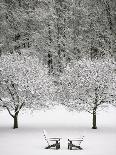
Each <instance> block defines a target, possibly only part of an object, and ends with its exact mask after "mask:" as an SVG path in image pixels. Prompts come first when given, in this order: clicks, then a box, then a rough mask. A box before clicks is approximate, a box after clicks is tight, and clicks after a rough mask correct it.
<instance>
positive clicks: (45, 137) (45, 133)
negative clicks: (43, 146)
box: [43, 130, 50, 145]
mask: <svg viewBox="0 0 116 155" xmlns="http://www.w3.org/2000/svg"><path fill="white" fill-rule="evenodd" d="M43 135H44V139H45V141H46V142H47V144H48V145H50V143H49V139H48V136H47V132H46V130H43Z"/></svg>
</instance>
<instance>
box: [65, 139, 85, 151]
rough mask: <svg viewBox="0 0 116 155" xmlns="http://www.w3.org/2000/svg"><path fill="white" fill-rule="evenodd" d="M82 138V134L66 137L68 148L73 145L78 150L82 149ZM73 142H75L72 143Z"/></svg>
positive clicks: (71, 147) (70, 148)
mask: <svg viewBox="0 0 116 155" xmlns="http://www.w3.org/2000/svg"><path fill="white" fill-rule="evenodd" d="M83 138H84V136H83V137H82V138H75V139H68V149H69V150H72V149H73V147H74V148H77V149H79V150H82V149H83V148H82V147H81V146H80V145H81V143H82V141H83ZM73 142H76V144H74V143H73Z"/></svg>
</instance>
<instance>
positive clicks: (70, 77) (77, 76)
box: [56, 59, 116, 129]
mask: <svg viewBox="0 0 116 155" xmlns="http://www.w3.org/2000/svg"><path fill="white" fill-rule="evenodd" d="M114 69H115V65H113V64H112V62H111V60H108V59H100V60H95V61H91V60H86V59H82V60H80V61H78V62H75V63H72V64H71V65H70V66H68V68H67V69H66V71H65V73H64V75H63V76H62V77H61V79H60V81H59V84H58V90H57V95H56V96H57V100H58V101H59V102H60V103H61V104H63V105H65V106H66V107H68V108H69V109H70V110H77V111H82V110H85V111H87V112H89V113H90V114H92V115H93V121H92V122H93V126H92V128H93V129H96V128H97V125H96V114H97V111H98V110H100V109H103V108H104V107H106V106H108V104H111V103H112V101H113V96H115V95H114V94H115V91H116V90H114V89H115V88H114V84H115V83H116V80H115V73H114ZM112 95H113V96H112Z"/></svg>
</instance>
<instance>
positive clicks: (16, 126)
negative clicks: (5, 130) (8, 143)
mask: <svg viewBox="0 0 116 155" xmlns="http://www.w3.org/2000/svg"><path fill="white" fill-rule="evenodd" d="M13 118H14V125H13V129H16V128H18V115H16V114H15V116H14V117H13Z"/></svg>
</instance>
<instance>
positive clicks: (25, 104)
mask: <svg viewBox="0 0 116 155" xmlns="http://www.w3.org/2000/svg"><path fill="white" fill-rule="evenodd" d="M24 53H26V51H24ZM0 72H1V75H2V78H1V83H0V100H1V104H2V107H5V108H6V109H7V110H8V112H9V114H10V115H11V116H12V117H13V118H14V128H18V114H19V112H20V110H21V109H22V108H32V109H33V110H34V109H44V108H49V103H50V98H51V99H52V91H53V87H52V86H53V85H52V80H51V79H50V77H49V76H48V74H47V73H48V69H47V68H46V67H45V66H43V65H42V63H41V62H40V60H39V58H38V57H37V56H34V55H33V56H32V55H31V56H30V55H29V54H27V53H26V54H23V53H22V54H21V55H19V54H16V53H14V54H9V55H3V56H1V57H0Z"/></svg>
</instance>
